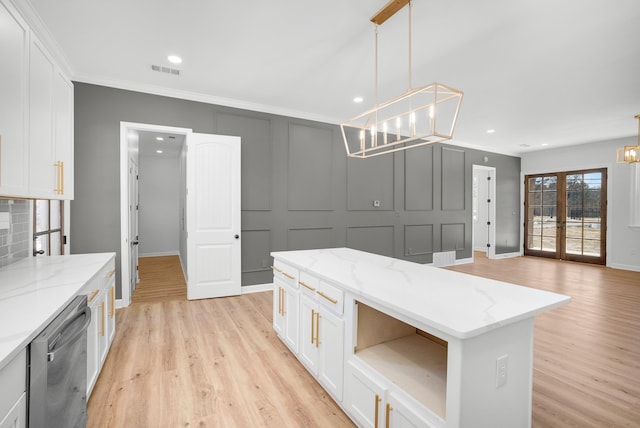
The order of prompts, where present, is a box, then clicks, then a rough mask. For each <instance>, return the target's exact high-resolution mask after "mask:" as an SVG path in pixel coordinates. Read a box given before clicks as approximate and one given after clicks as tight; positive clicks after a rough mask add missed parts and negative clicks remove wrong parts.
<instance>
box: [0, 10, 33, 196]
mask: <svg viewBox="0 0 640 428" xmlns="http://www.w3.org/2000/svg"><path fill="white" fill-rule="evenodd" d="M0 57H1V58H2V67H0V196H25V195H27V194H28V177H29V176H28V168H27V166H28V164H29V147H28V145H27V105H28V100H27V84H28V82H27V80H28V77H29V27H28V26H27V24H26V22H25V21H24V20H23V19H22V17H21V16H20V14H19V13H18V12H17V11H16V10H15V9H14V8H13V6H12V5H11V4H5V3H4V2H2V1H0Z"/></svg>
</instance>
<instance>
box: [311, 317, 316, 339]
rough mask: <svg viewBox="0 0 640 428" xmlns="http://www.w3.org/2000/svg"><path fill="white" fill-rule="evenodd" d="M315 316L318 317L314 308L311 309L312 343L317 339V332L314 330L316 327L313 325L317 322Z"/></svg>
mask: <svg viewBox="0 0 640 428" xmlns="http://www.w3.org/2000/svg"><path fill="white" fill-rule="evenodd" d="M315 318H316V311H315V310H314V309H311V344H312V345H313V341H314V340H315V332H314V330H315V329H314V328H313V325H314V323H315Z"/></svg>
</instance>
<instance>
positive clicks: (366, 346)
mask: <svg viewBox="0 0 640 428" xmlns="http://www.w3.org/2000/svg"><path fill="white" fill-rule="evenodd" d="M356 303H357V305H358V311H357V313H358V315H357V343H356V346H355V350H354V352H355V355H356V356H357V357H358V358H360V359H362V360H363V361H364V362H366V363H367V364H369V365H370V366H371V367H372V368H373V369H375V370H376V371H377V372H379V373H380V374H381V375H383V376H384V377H385V378H387V379H388V380H389V381H390V382H392V383H394V384H396V385H398V386H399V387H400V388H401V389H403V390H404V391H405V392H406V393H407V394H409V395H411V396H412V397H413V398H415V399H416V400H417V401H418V402H420V403H422V404H423V405H425V406H426V407H427V408H429V409H430V410H431V411H432V412H434V413H435V414H437V415H438V416H440V417H441V418H443V419H444V418H445V412H446V396H447V349H448V344H447V342H446V341H444V340H442V339H440V338H438V337H435V336H433V335H431V334H429V333H427V332H425V331H422V330H420V329H418V328H416V327H414V326H412V325H410V324H407V323H405V322H403V321H400V320H398V319H396V318H393V317H391V316H389V315H387V314H385V313H383V312H380V311H378V310H376V309H374V308H372V307H370V306H367V305H365V304H364V303H362V302H356Z"/></svg>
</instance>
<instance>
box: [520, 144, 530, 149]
mask: <svg viewBox="0 0 640 428" xmlns="http://www.w3.org/2000/svg"><path fill="white" fill-rule="evenodd" d="M520 147H524V148H527V147H531V144H520Z"/></svg>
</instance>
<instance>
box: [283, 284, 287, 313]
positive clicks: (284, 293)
mask: <svg viewBox="0 0 640 428" xmlns="http://www.w3.org/2000/svg"><path fill="white" fill-rule="evenodd" d="M286 293H287V290H285V289H284V288H283V289H282V316H285V314H286V313H287V311H285V310H284V309H285V306H286V305H285V302H286V300H285V295H286Z"/></svg>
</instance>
